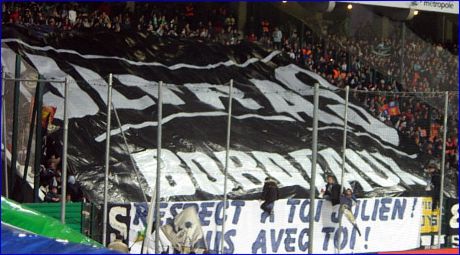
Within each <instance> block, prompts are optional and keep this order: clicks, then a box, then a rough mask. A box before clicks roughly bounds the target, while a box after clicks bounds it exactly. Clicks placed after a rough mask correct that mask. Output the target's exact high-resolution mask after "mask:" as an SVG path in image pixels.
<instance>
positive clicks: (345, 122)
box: [337, 86, 350, 253]
mask: <svg viewBox="0 0 460 255" xmlns="http://www.w3.org/2000/svg"><path fill="white" fill-rule="evenodd" d="M349 93H350V86H346V87H345V110H344V113H343V142H342V175H341V177H340V193H341V194H343V191H344V189H345V187H344V185H343V182H344V179H345V162H346V159H347V156H346V151H347V128H348V95H349ZM340 208H341V206H340V207H339V215H341V214H340ZM341 229H342V216H341V217H340V218H339V228H338V229H337V231H339V233H338V238H337V239H338V244H339V247H338V252H337V253H340V244H341V242H340V241H341V238H342V231H341Z"/></svg>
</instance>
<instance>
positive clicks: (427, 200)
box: [420, 197, 439, 234]
mask: <svg viewBox="0 0 460 255" xmlns="http://www.w3.org/2000/svg"><path fill="white" fill-rule="evenodd" d="M432 206H433V203H432V199H431V197H424V198H422V228H421V230H420V233H422V234H430V233H437V232H438V222H439V219H438V215H439V208H438V209H436V210H432Z"/></svg>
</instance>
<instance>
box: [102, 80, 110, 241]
mask: <svg viewBox="0 0 460 255" xmlns="http://www.w3.org/2000/svg"><path fill="white" fill-rule="evenodd" d="M111 102H112V74H109V84H108V87H107V131H106V138H105V173H104V212H103V219H102V244H103V245H104V246H107V200H108V190H109V164H110V114H111V105H112V104H111Z"/></svg>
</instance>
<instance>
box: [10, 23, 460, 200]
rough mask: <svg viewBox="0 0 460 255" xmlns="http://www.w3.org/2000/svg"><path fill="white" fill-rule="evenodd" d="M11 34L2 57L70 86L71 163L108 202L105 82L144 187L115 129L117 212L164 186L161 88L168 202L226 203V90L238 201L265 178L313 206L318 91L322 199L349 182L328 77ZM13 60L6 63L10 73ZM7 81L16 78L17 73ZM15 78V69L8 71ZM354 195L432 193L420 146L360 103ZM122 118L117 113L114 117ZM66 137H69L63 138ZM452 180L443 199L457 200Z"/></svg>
mask: <svg viewBox="0 0 460 255" xmlns="http://www.w3.org/2000/svg"><path fill="white" fill-rule="evenodd" d="M29 34H30V33H28V30H26V29H22V28H19V27H8V26H4V27H3V38H2V51H7V50H12V51H14V52H16V53H17V54H20V55H22V56H23V58H24V59H25V61H27V62H28V63H30V64H31V65H33V66H34V67H35V68H36V69H37V71H38V72H39V73H40V74H42V75H44V77H45V78H46V79H61V80H62V79H64V77H66V76H68V77H69V82H70V83H69V86H70V87H69V94H70V97H69V99H68V100H69V106H70V108H71V109H70V113H69V114H70V122H69V160H70V164H71V166H72V167H73V168H74V169H75V170H76V172H77V179H78V180H79V181H80V182H82V185H83V188H84V190H85V192H86V193H87V194H88V195H89V196H90V198H92V199H93V200H96V201H102V194H103V192H102V191H103V180H104V171H103V169H104V153H105V135H106V123H105V122H106V105H107V102H106V100H107V99H106V94H107V77H108V75H109V73H112V74H113V77H114V83H113V103H114V107H115V108H116V109H117V112H118V114H119V116H120V120H121V124H122V129H123V130H124V133H125V134H126V137H127V140H128V143H129V147H130V148H129V149H130V150H131V151H132V153H133V158H134V161H135V163H136V165H137V167H138V168H139V175H140V183H138V181H137V178H136V174H135V173H136V172H135V170H134V169H133V167H132V166H131V164H130V160H129V157H128V154H127V150H126V147H125V145H124V143H123V139H122V137H121V135H120V129H119V127H118V124H117V122H116V121H115V118H114V119H112V132H111V164H110V173H111V175H110V178H109V179H110V186H109V194H110V196H111V198H110V200H111V201H117V202H128V201H129V202H132V201H142V200H143V197H142V192H147V193H148V194H150V189H151V188H153V185H154V183H155V181H154V180H155V176H156V158H155V156H156V145H157V141H156V131H157V130H156V129H157V128H156V127H157V118H156V116H157V113H156V111H157V103H158V94H157V88H158V82H159V81H164V82H165V86H164V88H163V103H164V105H163V116H164V119H163V141H162V143H163V151H162V155H163V156H162V166H163V169H162V171H163V174H162V179H161V181H162V182H161V184H162V186H161V187H162V194H161V195H162V197H164V198H165V199H168V200H208V199H216V198H220V197H221V196H222V194H223V176H224V175H223V166H224V165H225V137H226V133H225V130H226V123H227V121H226V115H227V104H228V84H229V81H230V79H233V80H234V81H235V84H234V87H235V88H234V102H233V105H234V109H233V118H232V132H231V149H232V151H231V153H230V159H231V162H230V165H229V167H230V170H229V186H228V191H229V198H230V199H254V198H258V196H259V194H260V190H261V188H262V184H263V181H264V179H265V177H267V176H271V177H273V178H275V179H276V180H277V181H278V182H279V183H280V187H281V194H282V197H285V198H286V197H298V198H300V197H306V196H307V195H308V190H309V188H310V187H309V180H310V175H311V161H310V160H311V154H312V152H311V149H310V148H311V145H312V144H311V141H312V139H311V138H312V137H311V135H312V133H311V131H312V118H313V85H314V84H315V83H319V84H320V86H321V94H320V106H319V109H320V113H319V114H320V116H319V138H318V151H319V156H318V167H317V169H318V176H317V179H316V180H317V185H316V188H317V191H319V190H320V189H321V188H323V187H324V184H325V176H326V175H327V174H333V175H335V176H336V177H337V178H338V179H340V171H341V166H340V164H341V149H340V148H341V141H342V134H343V129H342V125H343V117H342V115H343V112H344V99H343V96H344V94H343V92H342V91H340V90H338V89H337V88H336V87H334V86H332V85H330V84H329V83H327V81H326V80H324V79H323V78H322V77H321V76H319V75H317V74H315V73H313V72H311V71H307V70H305V69H302V68H300V67H299V66H297V65H294V64H292V63H290V62H289V59H288V58H286V57H284V56H283V54H282V53H281V52H278V51H274V52H267V51H265V50H263V49H262V48H260V47H258V46H257V45H255V44H250V43H242V44H240V45H234V46H223V45H221V44H216V43H210V42H198V41H196V40H189V39H181V38H158V37H153V36H148V35H144V34H137V33H125V34H122V33H101V34H93V35H79V34H74V35H73V36H64V37H59V39H56V40H51V39H48V40H47V41H46V43H45V41H43V40H41V39H37V38H34V37H32V36H31V35H29ZM5 61H6V62H8V61H9V60H8V59H3V62H5ZM5 66H6V71H7V72H14V70H9V69H8V66H9V65H8V64H6V65H5ZM10 69H11V68H10ZM63 93H64V89H63V87H62V85H60V84H58V83H48V84H47V90H46V93H45V95H44V103H45V104H47V105H55V106H57V109H58V110H57V113H56V119H57V121H56V123H57V124H60V119H62V107H63ZM348 114H349V115H348V116H349V119H348V124H349V132H348V146H347V164H346V175H345V185H346V186H347V187H353V188H354V189H355V190H356V191H357V192H358V193H360V195H362V196H365V197H371V196H400V195H405V196H408V195H409V196H412V195H413V196H418V195H421V194H423V192H424V188H425V186H426V181H425V178H424V177H423V171H422V168H421V166H422V165H423V164H424V163H425V160H428V159H425V158H419V157H418V156H417V154H416V153H417V152H416V151H415V150H414V149H411V148H414V146H413V144H411V143H412V142H411V141H407V140H403V138H402V137H401V136H400V135H399V134H398V132H397V130H396V129H394V128H393V127H391V126H387V125H385V124H384V123H383V122H381V121H380V120H379V119H377V118H375V117H374V116H373V115H371V114H370V113H369V112H368V111H367V110H366V109H364V108H363V107H362V106H361V105H360V104H359V103H358V102H357V101H354V100H351V104H350V107H349V113H348ZM112 116H113V114H112ZM56 135H57V136H59V135H60V133H59V132H58V133H56ZM454 185H455V184H454V183H453V182H452V181H451V180H447V186H446V189H447V191H449V192H450V193H453V192H455V191H454V190H455V189H454V188H453V187H455V186H454Z"/></svg>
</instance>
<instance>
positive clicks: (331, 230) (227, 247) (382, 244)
mask: <svg viewBox="0 0 460 255" xmlns="http://www.w3.org/2000/svg"><path fill="white" fill-rule="evenodd" d="M315 203H316V205H315V208H316V210H315V214H314V215H313V220H314V221H315V231H314V233H313V242H314V245H313V246H314V250H313V252H314V253H327V254H331V253H336V252H337V247H338V246H339V244H338V233H339V230H338V222H339V218H338V206H335V207H332V206H331V204H330V202H328V201H326V200H316V202H315ZM421 204H422V203H421V199H420V198H413V197H411V198H405V197H397V198H368V199H359V200H358V203H357V205H356V206H355V207H354V208H353V209H352V211H353V213H354V215H355V218H356V222H357V225H358V227H359V228H360V230H361V233H362V235H361V236H359V235H358V234H357V232H356V230H355V229H354V228H353V226H352V225H351V224H350V222H348V221H347V220H343V222H342V223H343V224H342V226H343V227H342V229H341V230H340V232H342V242H341V244H340V248H341V252H343V253H364V252H366V253H367V252H377V251H398V250H409V249H415V248H418V247H419V246H420V221H421V212H422V206H421ZM116 206H123V205H116ZM125 206H126V208H131V209H130V210H131V211H130V218H131V226H133V227H132V228H130V229H129V231H130V232H129V233H130V234H129V240H125V241H126V242H127V243H128V244H129V245H130V246H131V245H133V244H134V242H135V240H136V238H137V236H138V231H142V226H145V225H146V221H145V218H146V216H147V213H146V210H145V209H146V203H132V204H127V205H125ZM190 206H193V207H195V208H196V209H197V212H198V215H199V218H200V222H201V225H202V227H203V231H204V236H205V242H206V244H207V247H208V250H209V252H211V253H215V252H218V251H219V250H220V241H221V238H223V239H224V252H225V253H253V254H254V253H269V254H274V253H300V252H305V251H307V249H308V242H309V237H308V225H309V224H308V223H309V221H310V218H311V217H310V215H309V200H307V199H282V200H278V201H276V202H275V208H274V212H275V213H274V215H273V216H271V217H270V218H264V217H263V216H262V214H261V209H260V208H259V207H260V204H259V202H258V201H239V200H233V201H232V200H230V201H228V209H227V218H226V220H225V224H226V231H225V233H224V234H222V233H221V232H220V230H221V228H220V226H221V225H222V222H223V220H222V216H221V214H222V208H223V203H222V201H202V202H195V201H194V202H169V203H161V204H160V208H161V209H160V214H161V217H162V218H161V225H164V224H166V223H171V222H172V220H173V219H174V217H175V216H176V215H178V214H179V213H180V212H181V211H182V210H183V209H185V208H187V207H190ZM112 208H113V207H112ZM111 210H112V209H110V212H111ZM109 216H110V217H116V216H117V215H116V213H109ZM110 222H112V221H110V220H109V224H110ZM110 227H112V228H113V231H121V230H122V229H121V230H118V229H117V227H118V226H112V225H111V226H110ZM120 227H122V226H120ZM109 236H112V235H111V233H110V232H109ZM134 245H135V244H134ZM150 245H153V244H150ZM163 245H165V244H164V243H163ZM169 245H170V244H169ZM163 249H165V250H166V247H164V248H163ZM170 252H172V250H171V249H170Z"/></svg>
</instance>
